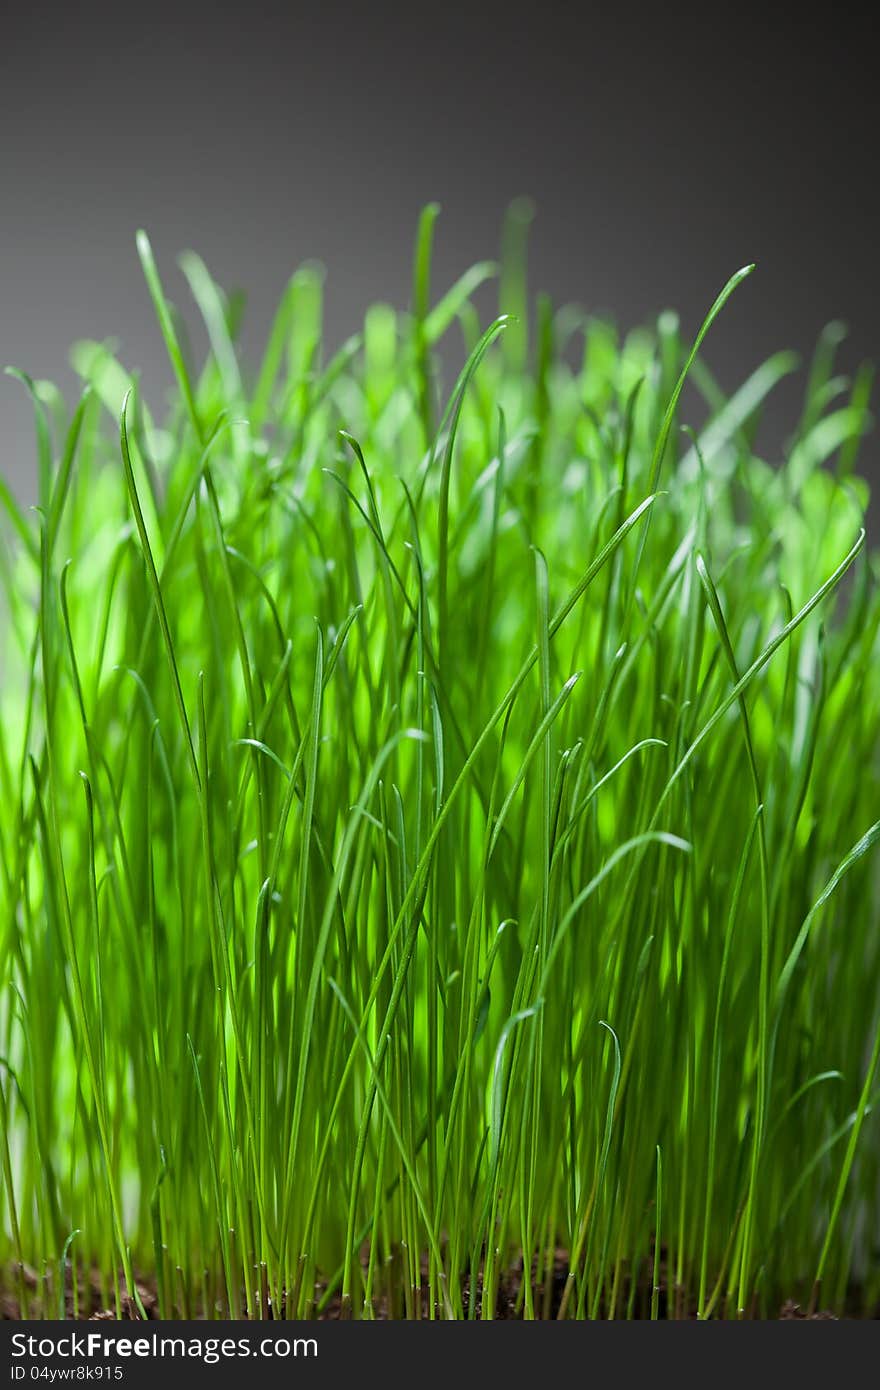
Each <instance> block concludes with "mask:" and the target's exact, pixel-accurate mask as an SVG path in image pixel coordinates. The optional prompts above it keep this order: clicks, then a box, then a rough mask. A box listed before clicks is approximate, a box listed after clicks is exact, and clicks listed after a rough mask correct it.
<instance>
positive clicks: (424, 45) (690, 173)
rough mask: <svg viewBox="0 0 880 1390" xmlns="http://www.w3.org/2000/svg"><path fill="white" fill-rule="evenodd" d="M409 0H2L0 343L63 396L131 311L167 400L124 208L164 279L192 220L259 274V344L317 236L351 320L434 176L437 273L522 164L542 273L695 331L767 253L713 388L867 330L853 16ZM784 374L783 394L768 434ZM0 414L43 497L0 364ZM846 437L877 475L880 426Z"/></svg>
mask: <svg viewBox="0 0 880 1390" xmlns="http://www.w3.org/2000/svg"><path fill="white" fill-rule="evenodd" d="M400 10H401V7H400V6H393V7H392V6H387V5H383V4H380V3H376V4H371V5H362V6H361V5H348V6H342V5H338V4H329V3H328V4H323V5H320V6H318V5H313V4H298V3H290V4H287V5H283V6H276V7H270V6H266V5H260V4H258V3H251V4H241V5H239V6H237V7H235V8H229V9H227V8H224V7H222V6H221V5H214V6H211V7H202V6H200V5H197V4H185V3H181V4H179V5H177V6H174V7H168V6H163V5H162V4H159V3H150V4H144V5H141V6H139V7H137V8H134V7H124V6H122V5H116V6H112V7H111V6H109V5H108V6H101V5H88V4H87V5H85V6H84V7H82V8H79V9H78V8H76V7H74V6H73V5H70V6H66V7H63V8H62V7H58V8H57V12H56V11H55V10H54V9H53V7H51V6H50V7H48V8H47V7H46V6H42V7H39V8H38V7H35V6H31V7H27V8H26V7H23V6H20V7H17V8H16V9H14V10H12V9H11V7H10V6H9V5H8V3H7V6H6V13H5V15H4V16H3V18H2V33H0V151H2V153H0V159H2V164H0V359H2V361H3V362H13V363H15V364H17V365H19V366H21V367H23V368H25V369H26V370H28V371H29V372H31V373H32V374H34V375H37V376H48V377H51V378H53V379H55V380H57V381H59V382H60V384H62V386H63V387H64V389H65V390H66V391H67V392H68V393H69V394H72V392H73V390H74V388H75V381H74V378H73V375H72V373H71V372H70V371H69V369H68V368H67V365H66V363H67V347H68V345H69V343H70V342H71V341H72V340H74V339H75V338H77V337H86V336H87V337H95V338H103V337H106V336H116V337H118V338H120V339H121V341H122V353H123V357H124V360H125V361H126V362H127V364H128V365H130V366H133V367H139V368H141V369H142V370H143V373H144V381H145V386H146V389H147V393H148V396H149V397H150V399H152V400H153V401H154V402H155V403H159V402H160V401H161V395H162V392H163V391H164V390H165V389H166V386H167V385H168V383H169V381H170V374H169V371H168V368H167V365H166V363H165V360H164V356H163V353H162V348H161V343H160V341H159V335H158V330H157V328H156V326H155V323H154V321H153V317H152V313H151V310H150V306H149V301H148V298H147V293H146V290H145V287H144V285H143V282H142V279H141V275H140V270H139V266H138V262H137V257H136V254H135V249H134V231H135V229H136V227H137V226H139V225H144V226H146V227H147V228H148V230H149V231H150V234H151V237H152V239H153V244H154V247H155V250H156V253H157V255H158V257H159V261H160V265H161V267H162V270H163V273H164V274H165V276H166V280H167V283H168V288H169V291H170V292H171V294H172V296H173V297H174V298H175V299H176V300H177V301H178V302H179V303H180V304H181V305H184V304H185V301H186V299H187V295H186V291H185V287H184V285H183V283H182V279H181V277H180V275H179V272H178V271H177V269H176V266H175V260H174V258H175V256H176V254H177V253H178V252H179V251H181V250H183V249H185V248H187V247H193V248H194V249H197V250H198V251H200V252H201V254H202V255H203V256H204V258H205V260H206V261H207V263H208V265H209V267H210V268H211V270H212V271H213V272H214V274H215V275H216V276H217V277H218V278H219V280H220V281H221V282H222V283H223V284H225V285H226V286H227V287H230V288H232V287H242V288H246V289H247V290H248V293H249V308H248V315H247V324H246V331H245V337H244V345H245V351H246V352H248V351H250V352H252V353H253V352H256V349H257V346H258V345H259V343H260V342H261V340H262V338H263V336H264V334H265V332H266V330H267V327H268V324H269V321H270V315H271V312H272V309H273V307H274V304H275V302H276V299H277V296H278V294H279V293H280V290H281V288H282V286H283V284H284V282H285V280H286V278H287V276H288V275H289V273H290V271H291V269H292V268H293V267H294V266H295V265H296V264H297V263H298V262H299V261H301V260H302V259H305V258H309V257H317V258H320V259H321V260H322V261H323V262H324V263H325V265H326V266H327V269H328V288H327V295H328V317H329V333H330V337H331V338H332V339H334V340H336V341H341V339H342V338H343V337H345V336H347V334H348V333H349V332H350V331H352V329H353V328H354V327H356V325H357V323H358V321H359V320H360V317H361V315H362V313H363V310H364V308H365V306H366V305H367V304H368V303H369V302H370V301H371V300H373V299H375V298H386V299H388V300H390V301H392V302H393V303H395V304H399V305H405V304H406V303H407V299H408V293H409V280H410V255H411V244H412V238H413V233H414V229H415V223H416V218H417V215H418V211H419V208H420V206H421V205H422V204H423V203H425V202H426V201H428V200H430V199H436V200H438V201H439V202H440V203H441V204H442V206H443V214H442V217H441V220H440V223H439V224H438V229H437V236H438V246H437V258H436V285H437V286H438V288H440V287H442V286H443V285H444V283H445V282H448V281H449V280H451V278H452V277H453V276H454V275H455V274H457V273H458V272H460V271H461V270H462V269H463V268H464V267H465V266H466V265H467V264H469V263H470V262H471V261H473V260H475V259H479V258H482V257H484V256H486V255H490V256H491V255H493V254H495V252H496V250H497V245H498V232H499V227H500V222H501V216H502V212H503V209H504V207H505V205H506V204H507V203H508V202H509V200H510V199H511V198H512V197H513V196H515V195H517V194H520V193H527V194H529V195H531V196H532V198H534V200H535V202H536V204H537V208H538V218H537V221H536V223H535V225H534V229H533V243H532V247H533V249H532V258H531V265H532V276H531V282H532V286H533V288H534V289H535V290H539V289H540V290H546V291H548V292H549V293H550V294H551V295H552V296H553V297H554V299H555V300H556V301H557V302H559V301H562V300H577V301H579V302H581V303H583V304H585V305H586V306H587V307H588V308H590V309H594V310H604V311H611V312H612V313H613V314H614V316H615V317H616V318H617V320H618V321H619V322H620V323H621V324H623V325H624V326H627V325H630V324H632V323H633V322H636V321H639V320H642V319H644V318H646V317H649V316H653V315H654V314H656V313H657V311H658V310H660V309H662V308H664V307H666V306H667V305H669V304H672V305H674V306H675V307H677V308H678V309H679V310H680V312H681V315H682V321H683V326H684V329H685V331H686V332H691V333H692V332H694V331H695V330H696V328H697V326H698V323H699V320H700V318H701V317H702V314H703V312H704V311H705V309H706V308H707V306H708V304H709V303H710V302H711V300H712V298H713V297H714V295H715V293H716V292H717V290H718V289H719V288H720V286H721V285H722V284H723V282H724V280H725V279H726V278H727V276H728V275H729V274H730V273H731V272H732V271H733V270H734V269H736V268H737V267H738V266H740V265H742V264H743V263H744V262H746V261H749V260H756V261H758V263H759V273H758V274H756V275H755V276H753V277H752V278H751V280H750V281H748V282H747V283H746V285H745V286H743V287H742V288H741V289H740V290H739V292H738V293H737V295H736V296H735V299H734V301H733V302H732V303H731V304H730V305H729V306H728V308H727V309H726V310H725V313H724V316H723V318H722V320H720V321H719V323H718V324H717V325H716V327H715V329H714V330H713V333H712V337H711V339H710V342H709V344H708V351H707V356H708V360H709V361H710V363H711V364H712V365H713V367H714V368H715V369H716V371H717V373H718V375H719V376H720V378H721V380H722V382H723V383H724V384H725V385H727V386H729V387H732V386H734V385H736V383H737V382H738V381H739V380H740V379H741V378H742V377H743V376H745V375H746V374H747V373H748V371H749V370H751V369H752V368H753V367H754V366H756V365H757V364H758V362H759V361H760V360H761V359H762V358H763V357H764V356H765V355H766V354H768V353H769V352H771V351H773V350H775V349H776V348H779V347H787V346H794V347H797V348H799V349H801V350H803V351H805V352H808V351H809V350H810V349H811V347H812V345H813V342H814V340H815V336H816V334H817V332H818V331H819V329H820V328H821V327H822V325H823V324H824V323H825V322H827V321H828V320H829V319H831V318H832V317H839V318H842V319H843V320H844V321H845V322H847V323H848V324H849V327H850V330H851V336H850V339H849V342H848V344H847V346H846V348H845V350H844V352H843V355H842V362H843V365H844V367H846V368H852V367H853V366H854V365H855V364H856V363H857V362H858V361H859V360H860V359H861V358H863V357H865V356H868V357H872V358H874V359H875V360H877V359H880V329H878V325H880V313H878V310H880V277H878V273H877V268H876V255H877V248H878V244H880V237H878V220H880V219H878V195H877V188H876V172H877V170H876V157H875V149H874V145H875V140H876V136H877V132H878V130H880V96H878V93H880V83H878V81H877V77H876V73H875V72H874V70H873V61H872V58H871V53H872V46H871V42H870V36H869V35H868V33H867V32H864V31H863V30H862V29H861V28H860V26H859V22H858V20H857V19H856V18H855V16H852V17H850V16H849V15H848V14H847V12H846V10H845V9H842V8H841V7H840V6H836V7H834V9H833V11H831V10H829V11H828V15H829V18H825V19H819V18H807V16H806V13H805V12H802V13H801V14H800V15H799V16H798V18H797V19H796V21H794V22H792V21H789V20H788V19H786V17H785V16H784V15H782V14H779V13H774V9H773V7H771V6H770V5H767V6H765V8H764V10H763V12H761V11H758V12H757V15H754V14H749V12H748V11H747V10H746V9H744V8H743V6H741V5H740V6H737V7H729V8H728V7H725V6H724V5H720V4H719V5H711V6H710V5H705V6H703V8H702V12H701V14H693V13H691V12H690V11H689V10H688V11H685V10H683V9H681V8H680V7H679V8H677V7H675V6H674V5H673V6H663V5H659V4H658V5H656V6H654V7H651V8H648V7H644V9H643V11H640V9H639V8H636V7H633V6H628V5H624V4H621V3H620V2H619V0H615V3H609V0H606V3H603V4H602V5H595V4H591V3H586V4H583V5H566V4H556V3H551V2H550V0H546V2H545V3H543V4H536V5H534V6H533V7H532V8H531V9H530V10H528V11H527V10H519V9H518V8H517V7H516V6H515V5H512V4H507V5H496V4H483V5H480V4H473V5H470V6H457V5H446V6H443V7H435V6H431V7H428V6H423V5H421V4H415V5H411V6H410V7H409V9H408V12H405V13H404V12H400V13H399V12H398V11H400ZM196 341H198V339H196ZM798 389H799V388H793V387H786V388H785V389H784V390H783V391H782V392H780V394H779V396H778V398H777V401H776V403H775V404H774V406H773V414H772V418H771V420H770V428H771V431H772V432H773V435H774V437H775V438H777V439H781V438H783V437H784V434H785V430H786V427H787V425H790V424H791V423H793V421H794V412H795V410H796V408H797V390H798ZM0 419H2V422H3V423H2V430H0V470H2V472H3V474H4V475H5V476H6V477H7V478H9V479H11V480H12V481H13V483H14V485H15V487H16V490H17V491H18V492H19V494H20V495H21V496H22V497H23V498H24V499H25V500H26V501H31V500H32V498H33V491H34V467H35V466H34V457H33V444H32V435H31V419H30V412H29V407H28V404H27V402H26V400H25V397H24V393H23V392H22V391H21V387H20V386H18V385H17V384H16V383H14V382H12V381H9V380H8V379H2V384H0ZM863 467H865V468H867V469H868V471H869V472H870V473H872V474H874V476H875V477H876V476H877V475H878V448H877V445H876V443H875V442H873V441H872V442H871V443H870V444H869V446H868V448H867V450H866V452H865V454H864V455H863ZM876 529H877V528H876V525H875V527H874V530H875V534H876Z"/></svg>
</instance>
